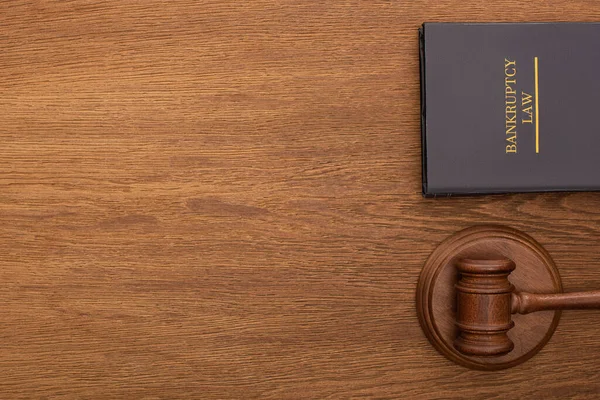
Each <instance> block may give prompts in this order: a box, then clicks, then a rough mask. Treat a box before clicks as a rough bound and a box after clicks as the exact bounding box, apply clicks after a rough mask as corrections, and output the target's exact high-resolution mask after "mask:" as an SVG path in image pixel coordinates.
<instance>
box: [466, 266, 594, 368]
mask: <svg viewBox="0 0 600 400" xmlns="http://www.w3.org/2000/svg"><path fill="white" fill-rule="evenodd" d="M456 266H457V268H458V271H459V273H460V279H459V281H458V283H457V284H456V285H455V288H456V301H457V313H456V326H457V328H458V331H459V332H458V336H457V338H456V340H455V341H454V347H455V348H456V349H457V350H458V351H459V352H461V353H463V354H466V355H472V356H501V355H505V354H508V353H510V351H511V350H513V348H514V344H513V342H512V341H511V340H510V338H509V337H508V335H507V333H508V331H509V330H510V329H511V328H512V327H513V326H514V322H513V321H512V319H511V315H512V314H529V313H531V312H535V311H543V310H566V309H590V308H600V291H590V292H579V293H555V294H533V293H524V292H522V293H519V292H515V287H514V286H513V285H512V284H511V283H510V281H509V280H508V276H509V275H510V273H511V272H512V271H513V270H514V269H515V263H514V262H513V261H511V260H509V259H506V258H500V259H487V260H475V259H462V260H460V261H458V262H457V264H456Z"/></svg>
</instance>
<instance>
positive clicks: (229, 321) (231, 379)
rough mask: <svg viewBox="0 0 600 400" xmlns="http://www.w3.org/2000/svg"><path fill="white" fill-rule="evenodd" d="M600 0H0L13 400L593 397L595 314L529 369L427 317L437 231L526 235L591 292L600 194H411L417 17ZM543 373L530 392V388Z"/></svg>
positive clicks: (548, 17) (451, 17) (596, 14)
mask: <svg viewBox="0 0 600 400" xmlns="http://www.w3.org/2000/svg"><path fill="white" fill-rule="evenodd" d="M598 19H600V5H598V3H597V2H595V1H591V0H588V1H585V0H573V1H569V2H563V1H558V0H548V1H544V2H520V1H516V0H505V1H495V2H481V1H475V0H466V1H449V0H445V1H434V0H429V1H410V2H409V1H391V0H388V1H368V2H367V1H321V2H317V1H284V0H282V1H258V0H257V1H251V2H240V1H224V0H219V1H191V0H176V1H169V2H164V1H154V0H145V1H133V0H119V1H117V0H111V1H101V2H100V1H50V0H38V1H21V0H14V1H10V2H8V1H7V2H1V3H0V49H1V50H2V53H1V56H0V93H1V96H0V143H1V147H0V226H1V228H0V266H1V268H0V279H1V282H2V285H1V286H0V338H1V345H2V350H1V351H0V376H1V378H0V397H1V398H6V399H8V398H11V399H14V398H27V399H29V398H53V399H75V398H140V399H172V398H204V399H212V398H214V399H222V398H261V399H284V398H300V399H309V398H319V399H323V398H329V399H334V398H340V399H343V398H350V397H354V398H360V397H363V398H410V399H421V398H422V399H428V398H448V399H451V398H456V399H462V398H464V397H471V398H472V397H478V398H491V399H494V398H496V399H500V398H504V396H505V394H506V393H511V396H513V397H514V398H523V399H524V398H545V399H548V398H572V399H587V398H590V399H592V398H597V397H598V395H599V393H600V373H599V369H598V365H597V359H598V354H600V340H599V339H598V335H597V333H598V332H599V331H600V318H599V317H600V313H599V312H597V311H583V312H578V311H573V312H568V313H565V314H564V315H563V318H562V320H561V324H560V326H559V329H558V330H557V332H556V334H555V335H554V336H553V338H552V340H551V341H550V343H549V344H548V345H547V346H546V347H545V349H544V350H543V351H542V352H541V353H540V354H539V355H537V356H536V357H535V358H534V359H532V360H530V361H529V362H528V363H526V364H523V365H521V366H519V367H517V368H514V369H511V370H507V371H502V372H494V373H485V372H474V371H470V370H467V369H464V368H460V367H457V366H456V365H454V364H453V363H451V362H450V361H447V360H445V359H444V358H443V357H442V356H440V355H439V354H438V353H437V352H436V351H435V350H434V349H433V348H432V347H431V346H430V344H429V343H428V341H427V339H426V338H425V336H424V334H423V333H422V331H421V328H420V327H419V323H418V321H417V315H416V311H415V289H416V283H417V279H418V276H419V272H420V270H421V267H422V266H423V264H424V262H425V260H426V258H427V256H428V255H429V254H430V253H431V251H433V249H434V248H435V247H436V245H437V244H438V243H439V242H440V241H442V240H443V239H444V238H446V237H447V236H448V235H450V234H452V233H454V232H455V231H457V230H459V229H461V228H465V227H468V226H471V225H475V224H481V223H502V224H506V225H510V226H513V227H515V228H518V229H521V230H523V231H525V232H527V233H529V234H531V235H532V236H533V237H534V238H535V239H536V240H538V241H539V242H540V243H541V244H543V245H544V246H545V247H546V249H547V250H548V251H549V252H550V253H551V254H552V255H553V257H554V259H555V261H556V263H557V265H558V266H559V269H560V271H561V273H562V277H563V285H564V287H565V290H567V291H579V290H590V289H595V288H599V287H600V261H599V260H598V254H599V253H600V245H599V243H600V195H599V194H586V193H582V194H549V195H548V194H546V195H535V194H528V195H514V196H493V197H481V198H462V199H458V198H457V199H445V200H425V199H423V198H422V197H421V195H420V179H421V178H420V142H419V78H418V48H417V28H418V27H419V25H420V24H421V23H422V22H424V21H556V20H573V21H594V20H598ZM532 382H535V384H532Z"/></svg>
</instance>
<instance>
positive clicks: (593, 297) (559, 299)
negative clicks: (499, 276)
mask: <svg viewBox="0 0 600 400" xmlns="http://www.w3.org/2000/svg"><path fill="white" fill-rule="evenodd" d="M590 308H597V309H600V290H594V291H590V292H576V293H555V294H534V293H525V292H522V293H514V292H513V294H512V299H511V311H512V313H513V314H529V313H532V312H535V311H544V310H582V309H590Z"/></svg>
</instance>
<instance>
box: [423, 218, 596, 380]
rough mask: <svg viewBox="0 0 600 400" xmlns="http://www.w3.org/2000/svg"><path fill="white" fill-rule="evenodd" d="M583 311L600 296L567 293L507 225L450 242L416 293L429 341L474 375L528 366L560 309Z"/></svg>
mask: <svg viewBox="0 0 600 400" xmlns="http://www.w3.org/2000/svg"><path fill="white" fill-rule="evenodd" d="M517 289H518V290H517ZM583 308H600V291H594V292H582V293H570V294H564V293H562V285H561V281H560V276H559V274H558V271H557V269H556V266H555V265H554V262H553V261H552V259H551V258H550V256H549V255H548V253H547V252H546V251H545V250H544V249H543V248H542V246H540V245H539V244H538V243H537V242H535V241H534V240H533V239H532V238H531V237H529V236H527V235H526V234H524V233H522V232H519V231H517V230H514V229H510V228H507V227H501V226H480V227H474V228H469V229H466V230H464V231H461V232H459V233H457V234H456V235H454V236H452V237H451V238H449V239H448V240H446V241H444V242H443V243H442V244H441V245H440V246H439V247H438V248H437V249H436V250H435V251H434V252H433V254H432V255H431V256H430V257H429V259H428V260H427V263H426V264H425V267H424V269H423V272H422V273H421V276H420V278H419V284H418V287H417V311H418V315H419V320H420V323H421V326H422V328H423V330H424V332H425V334H426V335H427V337H428V339H429V340H430V342H431V343H432V344H433V345H434V346H435V347H436V348H437V349H438V350H439V351H440V352H441V353H442V354H444V355H445V356H446V357H448V358H449V359H450V360H452V361H454V362H456V363H459V364H461V365H464V366H466V367H469V368H473V369H482V370H497V369H503V368H508V367H512V366H515V365H517V364H520V363H522V362H524V361H526V360H527V359H529V358H530V357H532V356H533V355H535V354H536V353H537V352H538V351H540V350H541V349H542V347H543V346H544V345H545V344H546V343H547V342H548V340H549V339H550V337H551V336H552V334H553V333H554V331H555V329H556V326H557V325H558V322H559V319H560V312H561V311H560V310H563V309H583Z"/></svg>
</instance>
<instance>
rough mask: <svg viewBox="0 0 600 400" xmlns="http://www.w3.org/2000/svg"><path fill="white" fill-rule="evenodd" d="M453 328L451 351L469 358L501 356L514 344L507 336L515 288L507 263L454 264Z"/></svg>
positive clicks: (502, 260)
mask: <svg viewBox="0 0 600 400" xmlns="http://www.w3.org/2000/svg"><path fill="white" fill-rule="evenodd" d="M457 268H458V271H459V274H460V279H459V281H458V283H457V284H456V286H455V288H456V302H457V303H456V304H457V312H456V326H457V328H458V335H457V338H456V340H455V341H454V347H455V348H456V349H457V350H458V351H460V352H461V353H463V354H467V355H473V356H501V355H504V354H507V353H509V352H510V351H511V350H512V349H513V348H514V344H513V342H512V341H511V340H510V339H509V337H508V335H507V332H508V331H509V330H510V329H511V328H512V327H513V326H514V322H513V321H512V319H511V314H512V313H511V295H512V293H513V291H514V289H515V287H514V286H513V285H512V284H511V283H510V282H509V281H508V275H510V273H511V272H512V271H513V270H514V269H515V263H514V262H513V261H511V260H509V259H505V258H500V259H493V260H491V259H489V260H471V259H463V260H460V261H458V263H457Z"/></svg>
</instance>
